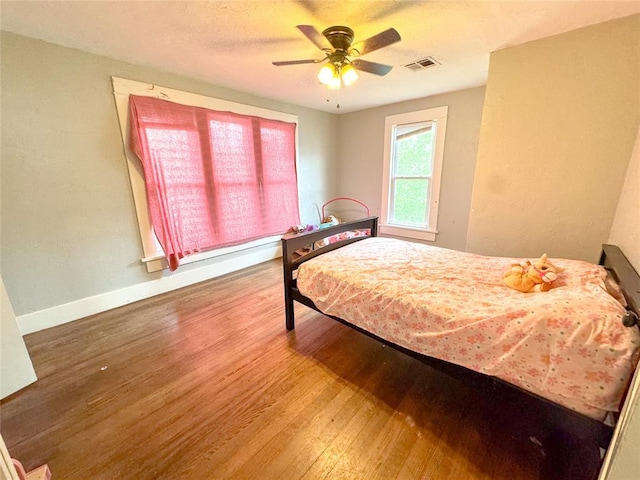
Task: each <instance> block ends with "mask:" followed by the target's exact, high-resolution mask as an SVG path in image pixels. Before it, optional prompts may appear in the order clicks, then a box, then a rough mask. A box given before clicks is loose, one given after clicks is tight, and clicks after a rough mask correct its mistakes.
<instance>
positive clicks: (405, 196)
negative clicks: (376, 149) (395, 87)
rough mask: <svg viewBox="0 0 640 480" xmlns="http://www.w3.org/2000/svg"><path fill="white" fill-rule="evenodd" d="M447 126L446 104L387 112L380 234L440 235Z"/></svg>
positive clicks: (428, 238) (427, 237) (419, 236)
mask: <svg viewBox="0 0 640 480" xmlns="http://www.w3.org/2000/svg"><path fill="white" fill-rule="evenodd" d="M446 126H447V107H439V108H432V109H428V110H421V111H418V112H411V113H403V114H399V115H391V116H389V117H386V120H385V149H384V155H385V157H384V174H383V185H382V195H383V197H382V212H381V217H382V218H381V225H380V232H381V233H384V234H388V235H395V236H401V237H410V238H416V239H420V240H430V241H433V240H435V238H436V234H437V233H438V231H437V222H438V201H439V192H440V175H441V172H442V159H443V154H444V139H445V131H446Z"/></svg>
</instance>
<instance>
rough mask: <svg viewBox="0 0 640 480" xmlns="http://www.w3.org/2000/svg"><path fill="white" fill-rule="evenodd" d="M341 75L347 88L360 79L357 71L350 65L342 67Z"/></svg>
mask: <svg viewBox="0 0 640 480" xmlns="http://www.w3.org/2000/svg"><path fill="white" fill-rule="evenodd" d="M340 75H341V76H342V81H343V82H344V84H345V85H346V86H347V87H348V86H349V85H352V84H353V83H354V82H355V81H356V80H357V79H358V72H356V69H355V68H353V67H352V66H351V65H349V64H346V65H345V66H344V67H342V70H341V72H340Z"/></svg>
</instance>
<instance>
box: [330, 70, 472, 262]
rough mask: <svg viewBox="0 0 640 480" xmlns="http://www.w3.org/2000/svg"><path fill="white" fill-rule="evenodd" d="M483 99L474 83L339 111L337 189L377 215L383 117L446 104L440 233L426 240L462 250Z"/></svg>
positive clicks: (464, 240) (380, 197) (379, 203)
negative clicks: (430, 94)
mask: <svg viewBox="0 0 640 480" xmlns="http://www.w3.org/2000/svg"><path fill="white" fill-rule="evenodd" d="M421 74H423V75H428V71H426V72H421ZM483 101H484V87H479V88H472V89H468V90H460V91H457V92H452V93H447V94H444V95H437V96H433V97H428V98H423V99H419V100H413V101H409V102H402V103H396V104H392V105H386V106H384V107H378V108H372V109H369V110H362V111H359V112H355V113H350V114H346V115H340V117H339V125H340V153H339V159H340V161H339V170H338V172H339V191H340V194H341V195H343V196H348V197H355V198H357V199H358V200H360V201H362V202H364V203H366V204H367V205H368V206H369V207H370V208H371V213H372V215H379V214H380V206H381V200H382V169H383V162H384V121H385V117H386V116H388V115H396V114H399V113H406V112H413V111H416V110H424V109H427V108H434V107H440V106H444V105H447V106H448V107H449V111H448V119H447V136H446V139H445V149H444V162H443V166H442V179H441V188H440V210H439V213H438V232H439V233H438V236H437V238H436V241H435V242H429V243H430V244H432V245H438V246H442V247H447V248H453V249H457V250H464V249H465V247H466V236H467V224H468V221H469V206H470V203H471V190H472V187H473V175H474V170H475V163H476V154H477V147H478V135H479V131H480V120H481V118H482V104H483Z"/></svg>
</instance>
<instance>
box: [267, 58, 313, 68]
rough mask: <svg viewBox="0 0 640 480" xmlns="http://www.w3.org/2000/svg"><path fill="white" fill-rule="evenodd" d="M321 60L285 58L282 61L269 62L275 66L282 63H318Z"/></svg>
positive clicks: (279, 65)
mask: <svg viewBox="0 0 640 480" xmlns="http://www.w3.org/2000/svg"><path fill="white" fill-rule="evenodd" d="M321 61H322V60H316V59H309V60H285V61H284V62H271V63H273V64H274V65H275V66H276V67H281V66H283V65H301V64H303V63H320V62H321Z"/></svg>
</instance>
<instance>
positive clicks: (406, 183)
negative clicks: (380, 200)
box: [391, 178, 429, 226]
mask: <svg viewBox="0 0 640 480" xmlns="http://www.w3.org/2000/svg"><path fill="white" fill-rule="evenodd" d="M428 192H429V180H428V179H426V178H423V179H396V180H395V182H394V190H393V212H391V218H392V223H397V224H403V225H414V226H425V225H426V224H427V200H428V198H429V195H428Z"/></svg>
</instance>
